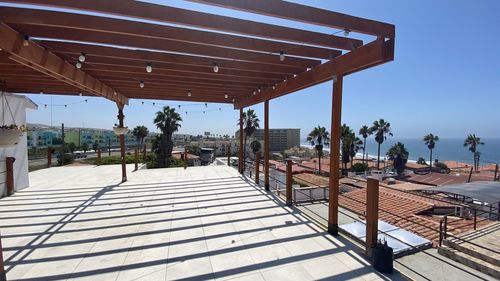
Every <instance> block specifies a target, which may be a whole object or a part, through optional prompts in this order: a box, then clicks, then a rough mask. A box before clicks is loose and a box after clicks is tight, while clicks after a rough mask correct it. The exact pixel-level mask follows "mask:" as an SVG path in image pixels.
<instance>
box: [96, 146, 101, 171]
mask: <svg viewBox="0 0 500 281" xmlns="http://www.w3.org/2000/svg"><path fill="white" fill-rule="evenodd" d="M99 165H101V148H100V147H99V148H98V149H97V166H99Z"/></svg>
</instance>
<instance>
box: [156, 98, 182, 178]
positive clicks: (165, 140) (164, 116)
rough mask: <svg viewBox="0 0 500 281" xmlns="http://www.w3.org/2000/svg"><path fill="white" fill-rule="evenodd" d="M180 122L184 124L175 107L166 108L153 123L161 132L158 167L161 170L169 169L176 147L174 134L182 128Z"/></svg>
mask: <svg viewBox="0 0 500 281" xmlns="http://www.w3.org/2000/svg"><path fill="white" fill-rule="evenodd" d="M180 122H182V118H181V116H180V115H179V113H177V112H175V108H173V107H170V106H165V107H163V110H161V111H158V112H156V117H155V119H154V120H153V123H154V124H155V125H156V127H157V128H158V129H160V131H161V140H160V145H159V147H158V151H159V157H158V166H159V167H160V168H164V167H168V164H170V163H169V162H170V161H169V160H170V157H171V156H172V149H173V147H174V143H173V142H172V134H173V133H174V132H176V131H177V130H179V128H180V127H181V124H180Z"/></svg>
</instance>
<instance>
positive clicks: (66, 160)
mask: <svg viewBox="0 0 500 281" xmlns="http://www.w3.org/2000/svg"><path fill="white" fill-rule="evenodd" d="M74 161H75V159H74V158H73V155H71V154H64V157H61V154H60V153H59V154H57V166H64V165H68V164H71V163H73V162H74Z"/></svg>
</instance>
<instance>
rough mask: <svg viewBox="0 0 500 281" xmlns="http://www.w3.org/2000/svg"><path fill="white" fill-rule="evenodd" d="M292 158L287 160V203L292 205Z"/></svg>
mask: <svg viewBox="0 0 500 281" xmlns="http://www.w3.org/2000/svg"><path fill="white" fill-rule="evenodd" d="M292 164H293V163H292V160H286V205H287V206H291V205H292V181H293V177H292Z"/></svg>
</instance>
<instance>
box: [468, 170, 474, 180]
mask: <svg viewBox="0 0 500 281" xmlns="http://www.w3.org/2000/svg"><path fill="white" fill-rule="evenodd" d="M473 170H474V168H470V172H469V178H468V179H467V182H470V181H471V179H472V171H473Z"/></svg>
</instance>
